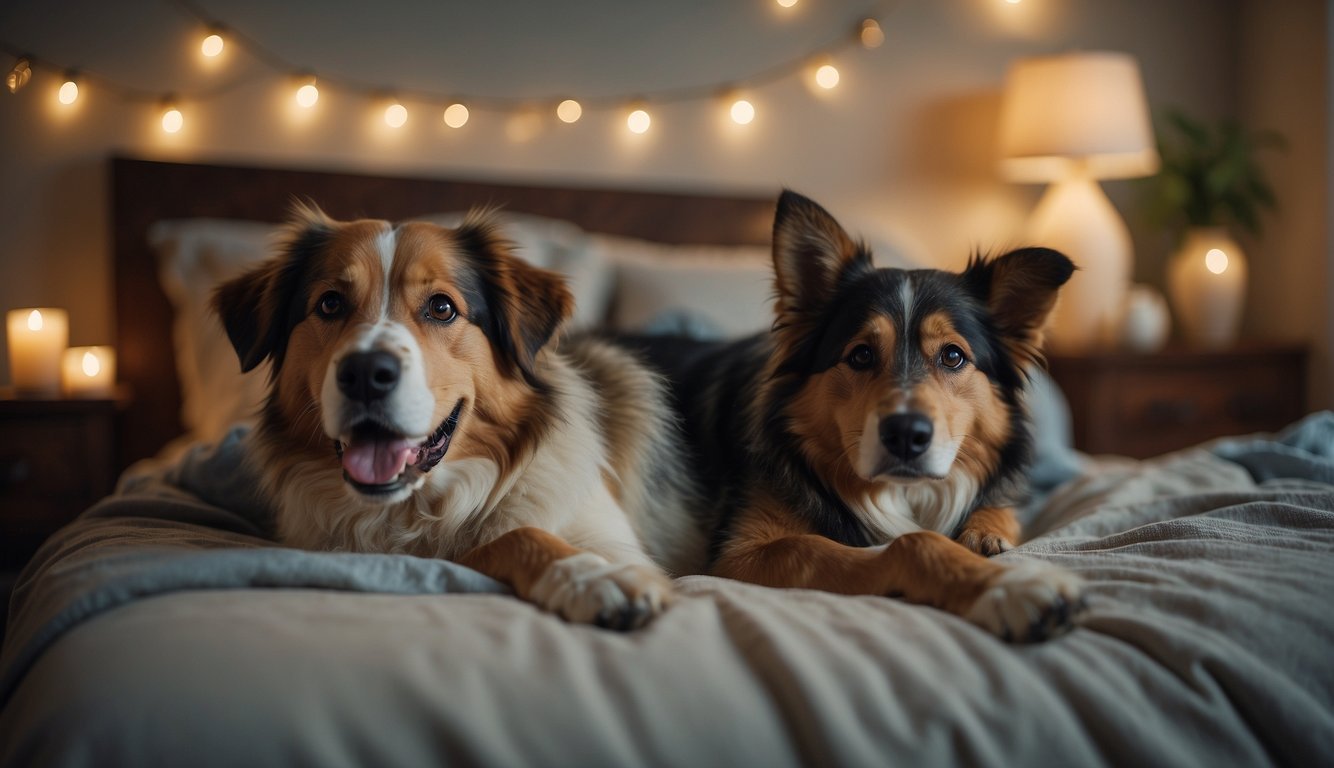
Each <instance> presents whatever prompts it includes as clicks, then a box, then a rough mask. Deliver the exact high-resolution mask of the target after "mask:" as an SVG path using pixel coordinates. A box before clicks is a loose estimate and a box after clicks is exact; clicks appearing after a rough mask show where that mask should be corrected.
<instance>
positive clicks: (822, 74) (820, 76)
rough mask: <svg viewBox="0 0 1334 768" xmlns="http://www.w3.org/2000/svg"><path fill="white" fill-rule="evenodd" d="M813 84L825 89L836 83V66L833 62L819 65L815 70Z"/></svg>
mask: <svg viewBox="0 0 1334 768" xmlns="http://www.w3.org/2000/svg"><path fill="white" fill-rule="evenodd" d="M815 84H816V85H818V86H820V87H821V88H823V89H825V90H826V91H827V90H829V89H830V88H833V87H834V86H836V85H838V67H835V66H834V65H833V64H824V65H821V66H820V68H819V69H817V70H815Z"/></svg>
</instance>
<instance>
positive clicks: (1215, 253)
mask: <svg viewBox="0 0 1334 768" xmlns="http://www.w3.org/2000/svg"><path fill="white" fill-rule="evenodd" d="M1204 268H1205V269H1207V270H1209V271H1210V272H1213V273H1214V274H1215V275H1221V274H1223V273H1224V272H1226V271H1227V254H1226V253H1223V252H1222V251H1221V250H1219V249H1217V248H1210V249H1209V251H1208V252H1207V253H1205V254H1204Z"/></svg>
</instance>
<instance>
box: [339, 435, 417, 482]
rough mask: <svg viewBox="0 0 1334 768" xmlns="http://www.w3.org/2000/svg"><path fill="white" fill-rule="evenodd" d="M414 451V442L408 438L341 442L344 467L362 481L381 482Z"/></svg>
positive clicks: (389, 478)
mask: <svg viewBox="0 0 1334 768" xmlns="http://www.w3.org/2000/svg"><path fill="white" fill-rule="evenodd" d="M416 455H417V446H416V445H414V444H413V443H411V442H410V441H408V440H354V441H352V442H350V443H348V444H347V445H345V446H343V471H344V472H347V476H348V477H350V478H352V479H353V480H355V481H357V482H358V483H361V484H362V485H384V484H385V483H388V482H390V481H392V480H393V479H394V478H396V477H398V476H399V475H400V474H401V473H402V472H403V467H405V466H407V463H408V459H411V458H412V457H414V456H416Z"/></svg>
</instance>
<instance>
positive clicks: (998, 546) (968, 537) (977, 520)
mask: <svg viewBox="0 0 1334 768" xmlns="http://www.w3.org/2000/svg"><path fill="white" fill-rule="evenodd" d="M958 541H959V543H960V544H962V545H964V546H965V547H967V548H968V549H969V550H971V551H973V552H976V553H977V554H979V555H982V556H983V557H991V556H992V555H999V554H1000V553H1002V552H1008V551H1010V550H1011V549H1014V545H1015V544H1017V543H1019V519H1018V518H1017V517H1015V516H1014V509H1013V508H1012V507H981V508H979V509H978V510H977V511H975V512H973V514H971V515H969V516H968V520H967V521H965V522H964V524H963V530H962V531H960V532H959V538H958Z"/></svg>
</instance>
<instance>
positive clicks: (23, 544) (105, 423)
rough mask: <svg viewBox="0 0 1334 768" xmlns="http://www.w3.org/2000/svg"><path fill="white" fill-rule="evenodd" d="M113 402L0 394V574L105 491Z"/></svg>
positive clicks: (111, 466) (112, 473)
mask: <svg viewBox="0 0 1334 768" xmlns="http://www.w3.org/2000/svg"><path fill="white" fill-rule="evenodd" d="M120 408H121V401H117V400H16V399H0V574H2V573H4V572H14V571H17V570H19V569H20V568H22V567H23V564H24V563H25V562H27V560H28V558H29V557H31V556H32V553H33V552H35V551H36V549H37V547H38V545H40V544H41V543H42V541H43V540H45V539H46V537H47V536H50V535H51V534H52V533H53V532H54V531H55V530H56V529H57V528H59V527H61V526H62V525H64V524H65V523H68V522H69V521H71V520H73V519H74V518H75V517H76V516H78V514H79V513H80V512H82V511H84V510H85V509H87V508H88V507H89V506H91V505H92V503H93V502H95V501H97V500H98V499H100V498H102V497H103V496H105V495H107V494H108V493H110V492H111V489H112V486H113V485H114V484H115V481H116V457H115V445H116V442H115V437H116V434H115V430H116V415H117V413H118V411H119V410H120Z"/></svg>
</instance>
